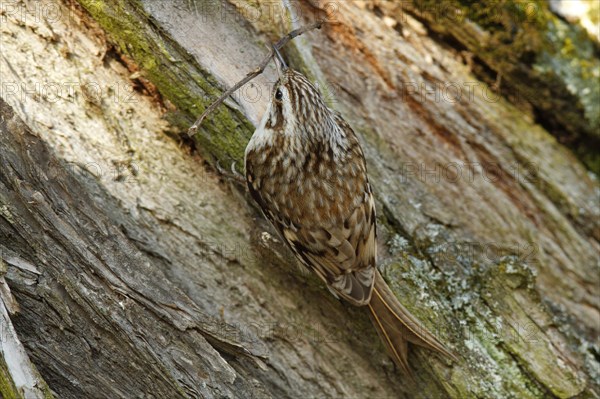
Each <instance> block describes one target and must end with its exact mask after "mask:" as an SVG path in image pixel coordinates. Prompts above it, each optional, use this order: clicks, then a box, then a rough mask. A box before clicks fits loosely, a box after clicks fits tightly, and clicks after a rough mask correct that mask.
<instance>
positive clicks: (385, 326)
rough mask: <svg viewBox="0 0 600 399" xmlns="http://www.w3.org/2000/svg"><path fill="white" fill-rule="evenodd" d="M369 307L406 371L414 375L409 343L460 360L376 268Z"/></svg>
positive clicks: (391, 349) (390, 347) (372, 319)
mask: <svg viewBox="0 0 600 399" xmlns="http://www.w3.org/2000/svg"><path fill="white" fill-rule="evenodd" d="M368 306H369V310H370V316H371V321H372V322H373V324H374V325H375V328H376V329H377V333H378V334H379V337H380V338H381V340H382V341H383V343H384V345H385V347H386V349H387V351H388V352H389V354H390V355H391V356H392V359H393V360H394V363H396V365H397V366H398V367H399V368H400V369H402V370H403V371H404V372H405V373H406V374H408V375H411V372H410V368H409V366H408V359H407V352H408V342H410V343H412V344H415V345H419V346H422V347H424V348H428V349H432V350H434V351H437V352H440V353H442V354H443V355H446V356H448V357H450V358H452V359H454V360H457V359H456V356H455V355H454V354H453V353H452V352H450V350H448V349H447V348H446V347H445V346H444V344H442V343H441V342H440V341H439V340H438V339H437V338H436V337H435V336H434V335H433V334H432V333H431V332H429V331H428V330H427V329H426V328H425V327H424V326H423V325H422V323H420V322H419V320H417V318H416V317H414V316H413V315H411V314H410V312H409V311H408V310H407V309H406V308H405V307H404V306H402V304H401V303H400V302H398V299H396V296H395V295H394V293H393V292H392V291H391V290H390V288H389V287H388V286H387V284H386V282H385V281H384V280H383V277H381V274H379V272H378V271H376V275H375V286H374V287H373V294H372V297H371V302H370V303H369V305H368Z"/></svg>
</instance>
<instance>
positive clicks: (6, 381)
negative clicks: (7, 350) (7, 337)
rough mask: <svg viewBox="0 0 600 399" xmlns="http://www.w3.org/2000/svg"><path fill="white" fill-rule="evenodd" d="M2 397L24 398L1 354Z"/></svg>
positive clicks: (11, 398)
mask: <svg viewBox="0 0 600 399" xmlns="http://www.w3.org/2000/svg"><path fill="white" fill-rule="evenodd" d="M0 338H1V337H0ZM0 397H1V398H3V399H22V398H23V396H22V395H21V394H20V393H19V391H18V390H17V387H16V386H15V383H14V382H13V380H12V378H11V377H10V374H9V372H8V366H7V365H6V362H5V361H4V358H3V357H2V356H0Z"/></svg>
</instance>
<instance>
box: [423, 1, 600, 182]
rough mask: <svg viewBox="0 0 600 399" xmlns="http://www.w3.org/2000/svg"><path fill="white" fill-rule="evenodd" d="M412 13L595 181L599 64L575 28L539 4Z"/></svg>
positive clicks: (457, 4)
mask: <svg viewBox="0 0 600 399" xmlns="http://www.w3.org/2000/svg"><path fill="white" fill-rule="evenodd" d="M413 12H414V13H415V14H417V15H418V17H419V19H421V20H422V21H424V22H425V24H426V25H427V27H428V28H429V29H430V30H432V31H434V32H435V33H437V34H438V35H441V36H442V37H443V40H442V41H444V42H446V43H451V44H452V45H453V46H454V47H456V48H457V49H458V50H460V51H464V50H466V51H469V52H471V53H473V54H474V56H475V57H474V60H475V62H474V64H473V73H474V74H475V75H476V76H477V77H478V78H479V79H481V80H482V81H484V82H486V83H488V84H489V85H490V86H492V87H495V89H496V90H498V91H500V93H501V94H503V95H504V96H505V97H506V98H507V99H508V100H509V101H511V102H513V103H514V104H515V105H517V106H518V107H519V108H522V109H529V108H532V110H533V113H532V116H534V117H536V118H537V121H538V122H539V123H540V124H541V125H542V126H544V128H545V129H547V130H548V131H549V132H550V133H552V134H554V135H555V136H556V137H557V138H558V139H559V141H560V142H561V143H563V144H565V145H566V146H568V147H569V148H570V149H571V150H572V151H573V152H574V153H575V154H576V155H577V156H578V157H579V159H580V160H581V161H582V162H583V163H584V164H585V165H586V166H587V168H588V169H589V170H591V171H593V172H595V173H596V174H600V154H598V152H597V151H596V150H595V148H597V146H598V145H600V133H599V132H600V107H599V106H598V104H599V103H600V86H599V85H598V84H597V81H598V79H600V60H599V59H598V57H597V51H598V50H597V49H598V46H597V44H595V43H594V42H593V41H592V40H591V39H590V37H589V35H588V34H587V32H585V31H584V30H583V28H581V27H580V26H578V25H573V24H568V23H566V22H565V21H563V20H561V19H559V18H558V17H557V16H556V15H554V14H553V13H552V12H551V11H550V9H549V6H548V4H547V2H543V1H529V2H523V1H517V0H504V1H486V2H472V1H467V0H450V1H447V2H444V3H443V6H442V5H441V4H439V3H438V2H437V1H434V0H423V1H418V2H416V5H415V6H414V10H413ZM497 83H499V84H497Z"/></svg>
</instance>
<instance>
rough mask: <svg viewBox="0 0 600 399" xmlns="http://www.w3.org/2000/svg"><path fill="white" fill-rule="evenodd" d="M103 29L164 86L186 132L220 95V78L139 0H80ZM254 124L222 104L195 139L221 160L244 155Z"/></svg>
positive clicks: (165, 96) (143, 70)
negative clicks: (153, 18) (162, 27)
mask: <svg viewBox="0 0 600 399" xmlns="http://www.w3.org/2000/svg"><path fill="white" fill-rule="evenodd" d="M79 3H80V4H81V5H82V6H83V7H84V8H85V9H86V10H87V11H88V12H89V13H90V14H91V16H92V17H93V18H94V19H95V20H96V21H98V23H99V24H100V25H101V26H102V28H104V29H105V30H106V31H107V32H108V34H109V36H110V39H111V41H113V42H114V43H115V45H116V46H117V47H118V49H119V51H120V52H121V54H123V55H125V56H127V57H129V58H131V59H132V60H133V61H135V63H136V64H137V65H139V66H140V68H141V69H142V72H143V75H144V76H145V77H146V78H148V79H149V80H150V81H151V82H152V83H153V84H154V85H156V87H157V88H158V90H159V91H160V93H161V95H162V96H163V97H164V98H166V99H168V100H169V101H170V102H171V103H172V104H174V105H175V106H176V107H177V113H176V114H175V115H174V117H172V118H169V120H170V121H171V122H174V123H176V124H177V125H176V126H177V127H178V128H179V129H181V130H182V131H184V132H185V131H187V129H188V128H189V127H190V125H191V124H192V123H193V121H194V120H195V119H196V118H197V117H198V116H199V115H200V114H201V112H202V111H203V110H204V109H205V108H206V107H207V106H208V105H210V103H212V101H214V99H216V98H217V97H218V96H219V95H220V94H221V89H220V88H219V85H218V83H217V82H216V80H215V79H214V78H213V77H212V76H211V75H210V73H208V72H207V71H205V70H203V69H202V68H201V67H200V65H198V63H197V62H196V61H195V60H194V59H193V57H191V56H190V55H189V54H188V53H187V52H186V51H185V50H184V49H182V48H181V47H180V46H179V45H178V44H177V43H176V42H175V41H173V40H172V39H171V38H170V37H169V36H167V35H166V33H165V32H164V31H161V32H156V31H154V30H153V29H152V27H153V26H154V24H152V23H150V22H149V16H148V15H147V13H146V12H145V11H144V9H143V6H142V5H141V4H139V3H133V4H135V6H134V7H132V6H131V5H130V4H129V3H128V2H125V1H123V0H112V1H97V0H81V1H80V2H79ZM253 131H254V127H253V126H252V124H251V123H250V122H249V121H248V120H247V119H246V118H245V117H244V115H243V114H241V113H240V112H239V111H237V110H235V109H231V108H229V107H227V106H226V105H222V106H220V107H219V108H218V109H217V110H216V111H215V112H214V113H212V114H211V115H210V116H209V117H208V118H207V120H206V121H205V122H204V123H203V125H202V126H201V128H200V129H199V133H198V134H196V136H195V139H196V140H197V141H198V142H199V144H200V149H201V150H202V152H203V153H204V154H205V155H207V154H211V155H213V156H215V157H216V158H217V159H220V160H221V161H223V162H228V161H229V160H231V159H234V160H241V159H243V154H244V149H245V146H246V143H247V141H248V140H249V138H250V136H251V135H252V132H253Z"/></svg>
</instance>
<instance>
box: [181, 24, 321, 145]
mask: <svg viewBox="0 0 600 399" xmlns="http://www.w3.org/2000/svg"><path fill="white" fill-rule="evenodd" d="M323 23H324V22H323V21H318V22H314V23H312V24H310V25H306V26H303V27H302V28H298V29H295V30H293V31H291V32H290V33H288V34H287V35H285V36H284V37H282V38H281V39H279V41H278V42H277V43H275V45H274V46H273V50H271V52H270V53H269V55H268V56H267V58H265V59H264V60H263V62H262V63H261V64H260V65H259V66H258V67H257V68H256V69H255V70H254V71H252V72H250V73H248V74H247V75H246V77H245V78H244V79H242V80H241V81H239V82H238V83H236V84H235V85H233V86H232V87H231V88H230V89H229V90H227V91H226V92H225V93H223V95H221V97H219V99H218V100H217V101H215V102H213V103H212V104H211V105H210V106H209V107H208V108H206V110H204V112H203V113H202V115H200V118H198V119H197V120H196V122H194V124H193V125H192V127H190V129H189V130H188V136H190V137H192V136H193V135H194V134H196V132H197V131H198V128H199V127H200V124H202V121H203V120H204V118H206V117H207V116H208V114H210V113H211V112H213V111H214V110H215V109H216V108H217V107H218V106H219V105H220V104H221V103H222V102H223V101H225V99H226V98H227V97H229V96H230V95H231V94H232V93H233V92H234V91H236V90H237V89H239V88H240V87H242V86H243V85H245V84H246V83H248V82H249V81H251V80H252V79H254V78H255V77H257V76H258V75H260V74H261V73H263V72H264V70H265V68H266V67H267V65H268V64H269V61H271V58H273V56H274V55H275V49H277V50H279V49H281V48H282V47H283V46H285V45H286V44H287V42H289V41H290V40H292V39H293V38H295V37H296V36H300V35H301V34H303V33H306V32H308V31H311V30H313V29H321V26H323Z"/></svg>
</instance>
